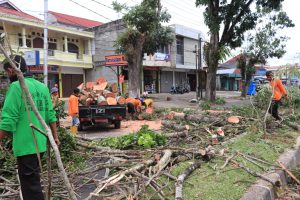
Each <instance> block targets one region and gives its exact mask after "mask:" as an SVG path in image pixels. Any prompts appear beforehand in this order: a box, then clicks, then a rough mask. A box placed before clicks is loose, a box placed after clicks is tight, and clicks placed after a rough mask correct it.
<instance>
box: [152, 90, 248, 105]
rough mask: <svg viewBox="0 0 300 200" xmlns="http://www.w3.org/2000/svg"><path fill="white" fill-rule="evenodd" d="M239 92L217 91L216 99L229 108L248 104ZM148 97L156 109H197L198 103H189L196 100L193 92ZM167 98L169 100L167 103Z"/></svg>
mask: <svg viewBox="0 0 300 200" xmlns="http://www.w3.org/2000/svg"><path fill="white" fill-rule="evenodd" d="M240 96H241V92H235V91H217V97H221V98H224V99H225V101H226V104H225V105H224V106H225V107H231V106H233V105H237V106H239V105H240V106H241V105H248V104H250V100H249V98H246V99H244V98H241V97H240ZM149 97H150V98H152V99H153V100H154V105H155V107H158V108H173V107H175V108H197V107H198V106H199V105H198V103H190V100H192V99H195V98H196V93H195V92H190V93H185V94H169V93H159V94H149ZM167 97H169V98H171V100H170V101H167Z"/></svg>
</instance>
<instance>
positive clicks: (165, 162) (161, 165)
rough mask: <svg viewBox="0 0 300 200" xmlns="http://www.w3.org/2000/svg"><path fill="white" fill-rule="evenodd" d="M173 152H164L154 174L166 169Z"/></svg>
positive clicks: (154, 169) (154, 168)
mask: <svg viewBox="0 0 300 200" xmlns="http://www.w3.org/2000/svg"><path fill="white" fill-rule="evenodd" d="M172 153H173V152H172V151H171V150H169V149H167V150H165V151H164V155H163V157H162V158H161V159H160V160H159V161H158V162H157V164H156V165H155V166H154V167H153V172H154V173H159V172H160V171H161V170H162V169H164V168H165V167H166V166H167V165H168V163H169V162H170V160H171V156H172Z"/></svg>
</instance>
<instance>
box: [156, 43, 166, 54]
mask: <svg viewBox="0 0 300 200" xmlns="http://www.w3.org/2000/svg"><path fill="white" fill-rule="evenodd" d="M157 52H159V53H164V54H169V45H161V46H159V48H158V49H157Z"/></svg>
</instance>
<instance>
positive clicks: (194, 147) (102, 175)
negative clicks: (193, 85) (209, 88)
mask: <svg viewBox="0 0 300 200" xmlns="http://www.w3.org/2000/svg"><path fill="white" fill-rule="evenodd" d="M100 82H102V83H103V80H101V81H100ZM162 118H163V120H162V130H161V131H160V132H158V131H154V132H155V133H157V134H163V135H164V136H165V137H166V138H167V140H166V144H165V145H163V146H156V147H154V148H138V147H135V146H129V147H126V148H124V149H111V148H108V147H103V146H98V145H97V143H95V141H90V140H88V139H86V138H82V137H81V138H80V137H77V138H76V147H77V148H78V150H77V151H76V152H73V153H76V154H82V156H83V157H84V156H85V155H87V154H89V156H91V159H90V160H89V161H88V163H89V164H88V166H86V167H85V168H84V169H81V170H80V171H77V172H72V173H71V174H69V176H70V180H71V182H72V184H73V187H74V189H75V191H76V192H77V194H78V195H79V199H105V198H110V199H122V198H124V199H140V198H141V199H143V198H145V199H167V197H169V195H170V194H173V195H174V198H175V199H182V198H183V196H184V194H183V191H182V188H183V185H184V181H185V180H186V179H187V178H188V176H189V175H191V174H192V173H193V171H194V170H197V168H199V167H200V168H201V166H202V163H204V162H207V161H209V160H212V159H214V158H215V157H216V156H218V157H219V158H223V159H224V164H223V165H222V166H219V167H218V168H217V169H218V171H221V172H222V171H226V170H225V168H226V167H227V166H231V167H233V168H237V169H241V170H244V171H245V172H246V173H249V174H251V175H252V176H255V177H259V178H262V179H264V180H266V181H269V182H271V183H272V184H274V185H276V183H273V182H272V180H269V179H268V178H267V177H265V176H264V175H263V174H261V173H258V172H255V171H253V170H252V169H250V168H249V167H247V166H246V165H245V164H244V163H245V162H241V159H242V160H245V161H247V162H250V163H252V164H254V165H255V166H257V167H259V168H260V169H267V168H269V167H272V166H275V167H277V168H278V167H279V166H278V165H276V163H275V164H272V163H269V162H268V161H266V160H263V159H261V158H256V157H254V156H252V155H248V154H245V153H243V152H230V151H228V150H226V149H224V148H222V145H220V144H222V143H224V142H225V143H226V142H227V141H230V140H231V139H232V138H235V137H236V136H238V135H240V134H242V133H244V132H246V131H247V129H249V128H251V126H258V124H257V121H256V120H255V119H253V117H247V116H237V115H234V114H233V113H231V112H227V111H224V112H207V111H200V110H199V111H198V110H195V111H193V112H175V111H171V112H167V113H165V114H164V116H162ZM144 140H146V138H144ZM0 147H1V146H0ZM182 162H186V163H189V165H187V167H186V169H185V170H184V171H183V172H182V173H181V174H179V175H178V176H174V175H173V174H172V169H174V167H176V166H177V165H178V164H179V163H182ZM218 171H216V173H217V172H218ZM218 173H219V172H218ZM53 174H54V176H53V180H52V185H53V186H52V195H53V196H55V197H59V198H62V199H68V197H67V191H66V189H65V188H63V187H62V184H60V183H61V181H62V180H61V179H60V177H59V175H58V174H57V172H56V171H53ZM7 175H8V176H10V177H15V175H16V172H15V171H14V169H5V170H2V169H0V199H12V198H15V197H17V196H18V195H19V184H18V182H17V179H16V178H11V179H7V178H6V177H7ZM45 183H47V180H45ZM149 191H152V192H149Z"/></svg>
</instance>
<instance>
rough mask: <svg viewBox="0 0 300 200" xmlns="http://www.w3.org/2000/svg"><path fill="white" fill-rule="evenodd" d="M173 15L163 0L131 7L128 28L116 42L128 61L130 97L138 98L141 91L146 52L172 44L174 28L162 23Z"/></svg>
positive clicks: (145, 1)
mask: <svg viewBox="0 0 300 200" xmlns="http://www.w3.org/2000/svg"><path fill="white" fill-rule="evenodd" d="M115 4H116V3H115ZM170 18H171V15H170V14H169V13H168V12H167V10H166V9H163V8H162V6H161V3H160V0H143V1H142V2H141V4H139V5H136V6H134V7H132V8H129V9H128V12H127V13H126V14H125V15H124V17H123V21H124V22H125V24H126V27H127V31H126V32H124V33H122V34H121V35H120V36H119V37H118V39H117V41H116V44H117V45H119V46H120V47H121V50H122V51H123V52H124V53H125V55H126V57H127V61H128V66H129V96H132V97H137V96H139V94H140V86H141V69H142V55H143V53H154V52H156V51H157V49H158V47H159V46H161V45H168V44H171V43H172V41H173V37H172V30H171V29H170V28H169V27H163V26H162V23H164V22H168V21H169V20H170Z"/></svg>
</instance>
